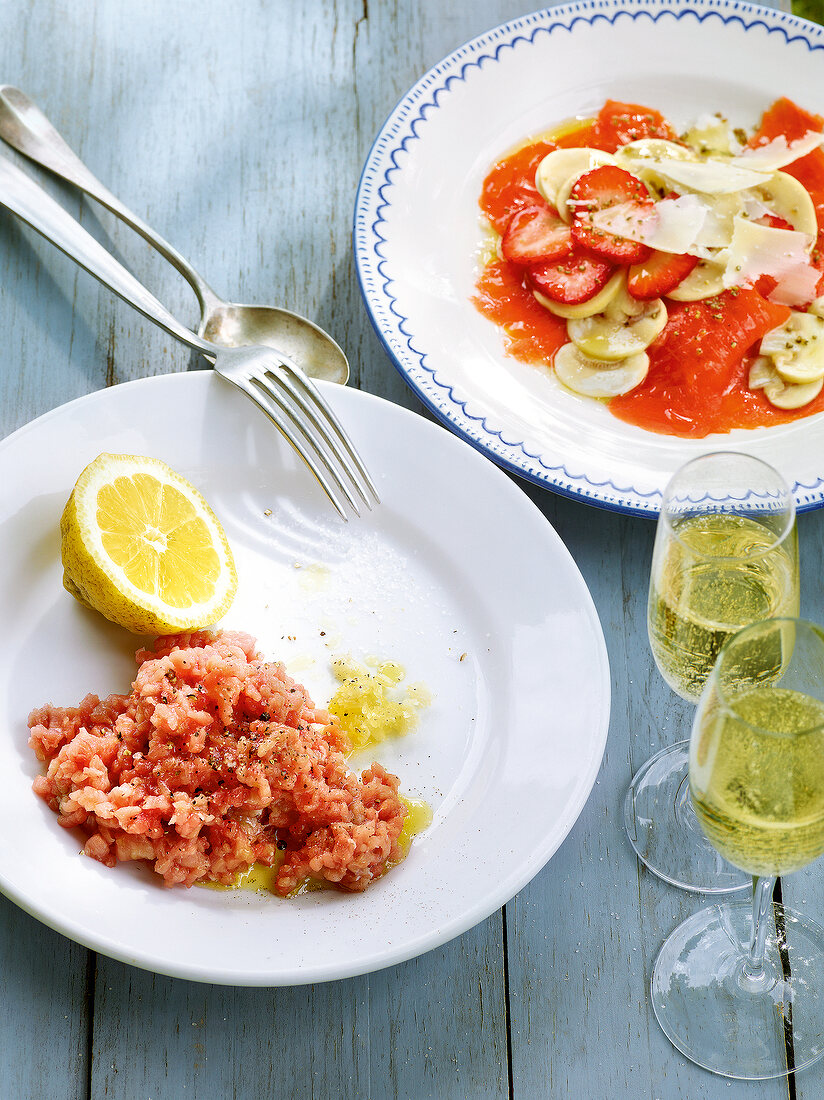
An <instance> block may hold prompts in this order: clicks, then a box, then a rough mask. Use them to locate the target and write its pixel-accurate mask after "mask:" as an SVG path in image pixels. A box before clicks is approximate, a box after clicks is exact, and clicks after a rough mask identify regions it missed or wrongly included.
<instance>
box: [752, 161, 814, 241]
mask: <svg viewBox="0 0 824 1100" xmlns="http://www.w3.org/2000/svg"><path fill="white" fill-rule="evenodd" d="M754 190H755V193H756V195H758V197H759V198H760V199H762V200H763V201H764V202H765V203H766V204H767V205H768V206H769V207H770V208H771V210H772V212H773V213H774V214H777V215H778V217H779V218H783V219H784V221H787V222H789V223H790V225H791V226H792V227H793V229H796V230H798V232H799V233H806V234H807V235H808V236H809V237H810V239H811V240H810V248H812V246H813V244H814V242H815V239H816V237H817V235H818V221H817V219H816V216H815V206H814V205H813V200H812V199H811V198H810V193H809V191H808V190H807V188H806V187H805V186H804V185H803V184H802V183H799V182H798V180H797V179H796V178H795V177H794V176H791V175H790V174H789V173H788V172H776V173H775V175H774V176H772V177H771V178H770V181H769V183H765V184H763V185H762V186H761V187H756V188H755V189H754Z"/></svg>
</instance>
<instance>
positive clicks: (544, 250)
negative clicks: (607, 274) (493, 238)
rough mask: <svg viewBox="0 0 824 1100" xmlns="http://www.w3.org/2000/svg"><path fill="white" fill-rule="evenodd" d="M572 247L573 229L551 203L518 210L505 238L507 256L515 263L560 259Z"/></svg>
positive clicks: (502, 243) (504, 244)
mask: <svg viewBox="0 0 824 1100" xmlns="http://www.w3.org/2000/svg"><path fill="white" fill-rule="evenodd" d="M571 251H572V230H571V229H570V227H569V226H568V225H567V223H566V222H565V221H563V220H562V219H561V218H560V217H559V216H558V215H557V214H556V213H555V211H554V210H552V209H551V208H550V207H549V206H538V205H535V206H525V207H523V208H522V209H521V210H516V211H515V213H514V214H513V215H512V217H511V218H510V219H509V224H508V225H507V227H506V232H505V233H504V235H503V238H502V240H501V252H502V254H503V256H504V259H507V260H509V261H510V263H513V264H532V263H538V262H540V261H542V260H560V259H561V258H562V257H563V256H568V255H569V253H570V252H571Z"/></svg>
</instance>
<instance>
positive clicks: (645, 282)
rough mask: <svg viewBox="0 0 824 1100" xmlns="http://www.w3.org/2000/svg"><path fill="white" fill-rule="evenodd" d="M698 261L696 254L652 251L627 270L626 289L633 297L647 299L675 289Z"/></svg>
mask: <svg viewBox="0 0 824 1100" xmlns="http://www.w3.org/2000/svg"><path fill="white" fill-rule="evenodd" d="M697 263H698V257H697V256H687V255H680V254H677V253H674V252H658V251H654V252H652V254H651V255H650V256H648V257H647V259H646V260H643V261H641V263H637V264H632V266H631V267H630V269H629V271H628V272H627V290H628V291H629V293H630V294H631V295H632V297H633V298H638V299H639V300H640V301H644V302H645V301H648V300H649V299H650V298H661V297H662V296H663V295H664V294H669V292H670V291H671V290H675V288H676V287H677V286H678V284H679V283H680V282H681V281H682V280H683V279H686V277H687V275H689V273H690V272H691V271H692V269H693V268H694V267H695V266H696V264H697Z"/></svg>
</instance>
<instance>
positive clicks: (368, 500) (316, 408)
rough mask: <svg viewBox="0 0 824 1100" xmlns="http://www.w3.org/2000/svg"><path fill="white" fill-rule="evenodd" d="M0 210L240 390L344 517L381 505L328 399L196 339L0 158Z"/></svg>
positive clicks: (248, 352)
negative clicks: (286, 442)
mask: <svg viewBox="0 0 824 1100" xmlns="http://www.w3.org/2000/svg"><path fill="white" fill-rule="evenodd" d="M0 205H2V206H5V207H6V208H7V209H8V210H11V211H12V212H13V213H14V214H16V215H17V216H18V217H19V218H22V220H23V221H25V222H26V223H27V224H28V225H30V226H31V227H32V229H36V230H37V232H38V233H41V234H42V235H43V236H44V237H45V238H46V239H47V240H49V241H51V242H52V244H54V245H56V246H57V247H58V248H59V249H60V250H61V251H62V252H65V253H66V255H67V256H70V257H71V259H73V260H74V261H75V262H76V263H78V264H79V265H80V266H81V267H82V268H85V270H86V271H88V272H89V273H90V274H91V275H94V277H95V278H96V279H99V280H100V282H101V283H103V285H104V286H107V287H108V288H109V289H110V290H113V291H114V293H115V294H117V295H119V297H121V298H122V299H123V300H124V301H125V302H128V303H129V305H131V306H133V307H134V308H135V309H136V310H138V311H139V312H140V313H142V314H143V315H144V316H145V317H148V318H149V320H150V321H154V323H155V324H157V325H159V326H160V328H162V329H164V330H165V331H166V332H168V333H169V335H170V336H173V337H174V338H175V339H176V340H179V341H180V342H181V343H182V344H187V345H188V346H189V347H191V348H194V349H195V350H196V351H199V352H200V353H201V354H202V355H203V356H205V357H206V358H207V359H208V360H209V361H210V362H211V363H212V364H213V366H214V369H215V370H216V371H217V373H218V374H219V375H220V376H221V378H224V379H226V381H227V382H231V383H232V384H233V385H234V386H237V388H238V389H240V390H242V391H243V393H245V394H246V396H247V397H249V398H251V400H252V401H254V403H255V404H256V405H257V406H258V408H259V409H261V410H262V411H263V412H264V413H265V414H266V416H267V417H268V418H269V420H271V422H272V423H273V424H274V425H275V426H276V427H277V428H278V429H279V430H280V431H281V432H282V434H283V435H284V436H285V437H286V439H287V440H288V441H289V442H290V443H291V445H292V446H293V447H294V449H295V450H296V451H297V453H298V454H299V455H300V457H301V458H302V459H303V461H304V462H305V463H306V465H307V466H308V467H309V468H310V470H311V471H312V472H313V474H314V475H315V477H316V478H317V479H318V481H319V482H320V484H321V486H322V487H323V490H324V492H325V493H326V495H327V496H328V497H329V499H330V500H331V502H332V504H333V505H334V506H335V508H336V509H337V511H338V513H339V514H340V515H341V517H342V518H343V519H344V520H346V519H347V518H348V516H347V511H346V505H347V504H348V506H349V508H351V510H352V511H353V512H354V513H355V515H358V516H359V515H360V506H361V505H364V504H365V505H366V507H367V508H371V507H372V503H373V501H374V502H376V503H377V502H379V498H378V493H377V490H376V489H375V485H374V483H373V481H372V478H371V477H370V476H369V473H368V472H367V470H366V467H365V466H364V464H363V461H362V459H361V457H360V455H359V454H358V452H357V451H356V449H355V447H354V445H353V444H352V442H351V440H350V439H349V437H348V436H347V434H346V432H345V431H344V429H343V427H342V426H341V424H340V421H339V420H338V418H337V417H336V416H335V414H334V412H333V411H332V409H331V408H330V406H329V404H328V402H327V401H326V399H325V398H324V397H323V396H322V394H321V393H320V391H319V390H318V389H317V387H316V386H315V385H314V384H313V383H312V382H311V381H310V380H309V378H308V377H307V376H306V375H305V374H304V372H303V371H302V370H301V369H300V367H299V366H298V365H297V364H296V363H294V362H293V361H292V360H291V359H289V358H288V356H285V355H283V354H281V352H279V351H276V350H274V349H272V348H268V347H262V346H248V347H239V348H225V347H221V346H219V345H218V344H213V343H211V342H210V341H209V340H204V339H203V338H202V337H200V336H197V335H195V333H194V332H192V331H191V330H190V329H188V328H186V326H185V325H183V324H181V323H180V322H179V321H178V320H177V319H176V318H175V317H173V316H172V314H171V313H169V311H168V310H167V309H166V307H165V306H163V305H161V303H160V302H159V301H158V300H157V299H156V298H155V297H154V296H153V295H152V294H150V293H149V291H148V290H147V289H146V288H145V287H144V286H143V285H142V283H140V282H138V280H137V279H136V278H135V277H134V276H133V275H132V274H131V273H130V272H128V271H127V270H126V268H125V267H123V266H122V264H120V263H118V261H117V260H116V259H115V258H114V257H113V256H112V255H111V253H110V252H107V251H106V249H105V248H104V247H103V246H102V245H101V244H99V243H98V242H97V241H96V240H95V239H94V237H92V236H91V235H90V234H89V233H87V232H86V230H85V229H84V228H83V227H82V226H81V225H80V223H79V222H78V221H76V220H75V219H74V218H73V217H72V216H71V214H69V213H68V212H67V211H66V210H64V209H63V207H62V206H60V204H59V203H57V202H55V201H54V199H52V198H51V196H50V195H48V194H47V192H46V191H44V190H43V188H41V187H40V186H39V185H38V184H36V183H35V182H34V181H33V180H32V179H30V178H29V177H28V176H27V175H26V174H25V173H24V172H22V171H21V170H20V169H19V168H18V167H17V166H16V165H14V164H12V163H11V162H10V161H8V160H4V159H2V158H0Z"/></svg>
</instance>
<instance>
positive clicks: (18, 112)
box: [0, 84, 349, 385]
mask: <svg viewBox="0 0 824 1100" xmlns="http://www.w3.org/2000/svg"><path fill="white" fill-rule="evenodd" d="M0 137H2V139H3V140H4V141H5V142H7V144H9V145H10V146H11V147H12V148H13V149H16V150H17V151H18V152H19V153H22V154H23V155H24V156H26V157H28V158H29V159H30V160H33V161H34V162H35V163H36V164H39V165H41V166H42V167H44V168H48V169H49V170H50V171H51V172H54V173H55V174H56V175H58V176H60V177H61V179H64V180H66V181H67V182H68V183H71V184H73V185H74V186H75V187H79V188H80V190H81V191H85V193H86V194H87V195H89V196H90V197H91V198H93V199H94V200H95V201H96V202H99V203H100V204H101V205H102V206H105V207H106V209H107V210H110V211H111V212H112V213H113V214H114V215H115V216H116V217H118V218H120V220H121V221H124V222H125V223H126V224H127V225H129V226H131V228H132V229H134V231H135V232H136V233H139V234H140V236H141V237H142V238H143V239H144V240H145V241H146V242H147V243H148V244H150V245H151V246H152V248H155V249H157V251H158V252H159V253H160V254H161V256H163V257H165V259H167V260H168V261H169V263H170V264H172V266H173V267H174V268H176V270H177V271H179V272H180V274H181V275H182V276H183V278H184V279H185V280H186V281H187V282H188V283H189V285H190V286H191V288H192V289H193V290H194V292H195V294H196V295H197V300H198V303H199V304H200V325H199V326H198V329H197V333H198V335H199V336H202V337H203V338H204V339H207V340H209V341H211V342H212V343H215V344H220V345H221V346H222V347H227V348H228V347H245V346H247V345H250V344H258V345H260V344H263V345H265V346H266V347H270V348H273V349H274V350H276V351H279V352H281V353H282V354H283V355H284V356H286V357H287V358H289V359H291V360H293V361H294V362H295V363H297V364H298V365H299V366H300V367H301V368H302V369H303V370H304V372H305V373H306V374H308V375H310V376H311V377H312V378H322V379H324V380H326V381H329V382H338V383H340V384H341V385H345V384H346V382H347V381H348V380H349V362H348V360H347V358H346V356H345V354H344V353H343V350H342V349H341V348H340V346H339V345H338V344H337V343H336V342H335V341H334V340H333V339H332V337H331V336H330V335H329V334H328V333H327V332H324V330H323V329H322V328H320V327H319V326H318V325H316V324H314V323H313V322H312V321H309V320H307V318H306V317H301V316H300V314H298V313H292V312H291V311H290V310H288V309H278V308H276V307H274V306H256V305H241V304H236V303H234V302H226V301H224V300H223V299H222V298H220V297H218V295H217V294H215V292H214V291H213V290H212V289H211V287H209V286H207V285H206V283H205V282H204V281H203V279H202V278H201V277H200V275H198V273H197V272H196V271H195V270H194V268H193V267H192V265H191V264H190V263H189V262H188V260H186V259H184V257H183V256H182V255H181V254H180V253H179V252H178V251H177V249H176V248H174V247H173V246H172V245H170V244H169V242H168V241H166V240H164V239H163V237H161V236H160V234H159V233H157V232H156V231H155V230H154V229H152V228H151V227H150V226H148V225H146V223H145V222H144V221H142V220H141V219H140V218H138V216H137V215H136V214H133V213H132V212H131V210H129V209H127V207H125V206H124V205H123V203H122V202H121V201H120V200H119V199H118V198H116V197H115V196H114V195H113V194H112V193H111V191H109V190H108V188H107V187H105V186H104V185H103V184H102V183H101V182H100V180H98V179H97V178H96V177H95V176H94V175H93V174H92V173H91V172H90V171H89V169H88V168H87V167H86V165H85V164H84V163H83V161H82V160H81V159H80V157H78V155H77V154H76V153H75V152H74V150H73V149H72V148H71V147H70V146H69V145H68V144H67V143H66V141H65V140H64V139H63V138H62V137H61V136H60V134H59V133H58V132H57V130H56V129H55V128H54V126H53V125H52V124H51V122H49V120H48V119H47V118H46V116H45V115H44V114H43V112H42V111H41V110H40V108H39V107H38V106H36V104H34V103H33V102H32V101H31V100H30V99H29V98H28V96H27V95H25V94H24V93H23V92H21V91H20V89H19V88H14V87H12V86H11V85H10V84H4V85H0Z"/></svg>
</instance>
